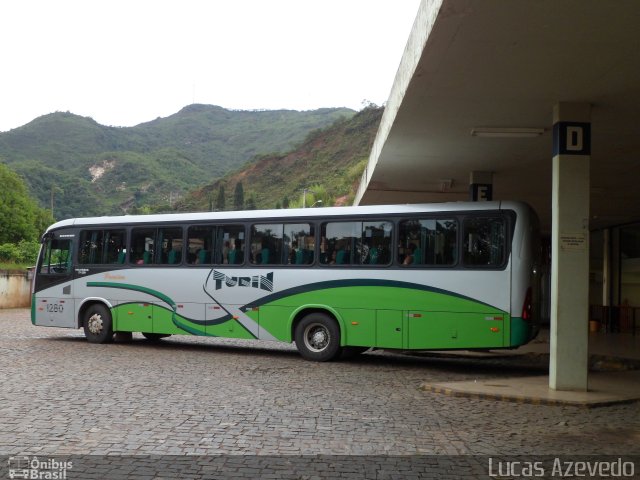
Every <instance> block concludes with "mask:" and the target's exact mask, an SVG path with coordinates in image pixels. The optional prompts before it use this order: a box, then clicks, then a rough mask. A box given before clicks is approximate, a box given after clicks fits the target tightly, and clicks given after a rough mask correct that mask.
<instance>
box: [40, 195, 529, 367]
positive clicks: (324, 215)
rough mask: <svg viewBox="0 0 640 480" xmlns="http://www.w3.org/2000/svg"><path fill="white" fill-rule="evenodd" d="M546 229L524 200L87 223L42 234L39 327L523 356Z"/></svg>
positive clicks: (304, 347)
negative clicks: (507, 351) (519, 350)
mask: <svg viewBox="0 0 640 480" xmlns="http://www.w3.org/2000/svg"><path fill="white" fill-rule="evenodd" d="M537 251H538V221H537V217H536V215H535V213H534V212H533V210H532V209H531V208H530V207H529V206H527V205H525V204H523V203H517V202H482V203H447V204H424V205H396V206H366V207H342V208H313V209H291V210H255V211H243V212H206V213H180V214H162V215H131V216H118V217H96V218H76V219H69V220H63V221H60V222H58V223H56V224H54V225H52V226H51V227H49V228H48V229H47V231H46V233H45V234H44V235H43V239H42V248H41V251H40V256H39V259H38V264H37V271H36V276H35V279H34V293H33V301H32V314H31V318H32V322H33V324H34V325H42V326H53V327H68V328H83V329H84V333H85V335H86V337H87V339H88V341H89V342H93V343H107V342H111V341H112V340H113V338H114V334H115V333H117V332H141V333H142V334H143V335H144V336H145V337H146V338H147V339H149V340H159V339H160V338H162V337H167V336H169V335H175V334H183V335H202V336H209V337H231V338H241V339H258V340H277V341H282V342H287V343H290V342H294V341H295V343H296V346H297V348H298V350H299V352H300V354H301V355H302V356H303V357H304V358H306V359H310V360H317V361H326V360H331V359H334V358H336V357H338V356H341V355H345V354H347V353H358V352H362V351H365V350H367V349H369V348H379V349H399V350H429V349H431V350H433V349H436V350H445V349H498V348H515V347H518V346H519V345H522V344H525V343H527V342H529V341H530V340H531V339H532V338H533V337H534V336H535V335H536V334H537V330H538V326H539V322H538V315H537V311H536V310H537V309H536V308H535V306H536V303H537V302H536V296H537V283H538V282H537V280H536V274H535V272H536V267H537Z"/></svg>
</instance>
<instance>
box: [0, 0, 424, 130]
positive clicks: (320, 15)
mask: <svg viewBox="0 0 640 480" xmlns="http://www.w3.org/2000/svg"><path fill="white" fill-rule="evenodd" d="M419 3H420V0H322V1H320V0H315V1H311V0H308V1H307V0H179V1H178V0H174V1H165V0H108V1H107V0H74V1H71V0H7V1H3V2H1V3H0V45H1V48H2V56H1V57H0V58H1V63H0V65H1V68H0V86H1V88H0V131H7V130H10V129H12V128H16V127H19V126H21V125H24V124H25V123H28V122H30V121H31V120H33V119H34V118H36V117H38V116H40V115H44V114H47V113H51V112H55V111H70V112H72V113H76V114H78V115H83V116H90V117H92V118H94V119H95V120H96V121H97V122H99V123H101V124H104V125H114V126H132V125H137V124H139V123H141V122H146V121H150V120H153V119H155V118H157V117H166V116H169V115H171V114H173V113H175V112H177V111H178V110H180V109H181V108H182V107H184V106H186V105H189V104H191V103H205V104H212V105H220V106H222V107H225V108H230V109H241V110H253V109H280V108H286V109H294V110H309V109H316V108H321V107H343V106H345V107H350V108H353V109H356V110H359V109H360V108H362V102H363V100H367V101H371V102H374V103H376V104H382V103H384V102H385V101H386V100H387V97H388V95H389V91H390V89H391V85H392V83H393V79H394V77H395V73H396V70H397V68H398V65H399V63H400V58H401V56H402V52H403V50H404V47H405V44H406V41H407V38H408V35H409V32H410V30H411V26H412V24H413V20H414V18H415V15H416V13H417V10H418V6H419Z"/></svg>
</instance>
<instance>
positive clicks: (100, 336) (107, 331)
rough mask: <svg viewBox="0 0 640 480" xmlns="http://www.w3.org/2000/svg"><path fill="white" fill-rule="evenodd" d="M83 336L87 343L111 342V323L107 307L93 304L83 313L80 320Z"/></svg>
mask: <svg viewBox="0 0 640 480" xmlns="http://www.w3.org/2000/svg"><path fill="white" fill-rule="evenodd" d="M82 326H83V327H84V336H85V337H87V340H88V341H89V343H111V342H113V323H112V320H111V312H110V311H109V309H108V308H107V307H105V306H104V305H101V304H99V303H94V304H93V305H91V306H90V307H89V308H87V309H86V310H85V312H84V316H83V319H82Z"/></svg>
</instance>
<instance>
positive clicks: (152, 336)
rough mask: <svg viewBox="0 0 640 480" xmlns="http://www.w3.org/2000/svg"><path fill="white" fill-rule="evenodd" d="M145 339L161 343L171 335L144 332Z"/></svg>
mask: <svg viewBox="0 0 640 480" xmlns="http://www.w3.org/2000/svg"><path fill="white" fill-rule="evenodd" d="M142 335H143V336H144V338H146V339H147V340H149V341H150V342H159V341H160V340H162V339H163V338H167V337H170V336H171V334H170V333H150V332H142Z"/></svg>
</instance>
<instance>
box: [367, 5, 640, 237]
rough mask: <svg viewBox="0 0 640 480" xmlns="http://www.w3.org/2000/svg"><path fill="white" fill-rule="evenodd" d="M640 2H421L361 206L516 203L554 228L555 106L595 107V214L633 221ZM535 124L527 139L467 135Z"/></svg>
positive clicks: (638, 168) (638, 215)
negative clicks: (484, 188) (489, 193)
mask: <svg viewBox="0 0 640 480" xmlns="http://www.w3.org/2000/svg"><path fill="white" fill-rule="evenodd" d="M638 25H640V2H638V1H637V0H616V1H608V2H603V1H601V0H563V1H558V0H536V1H533V0H509V1H504V0H423V2H422V3H421V5H420V9H419V11H418V14H417V17H416V20H415V23H414V26H413V29H412V32H411V34H410V37H409V40H408V43H407V47H406V49H405V52H404V55H403V57H402V60H401V64H400V67H399V69H398V73H397V75H396V79H395V82H394V85H393V88H392V91H391V94H390V97H389V100H388V102H387V106H386V109H385V112H384V116H383V118H382V122H381V125H380V129H379V131H378V135H377V137H376V140H375V142H374V146H373V149H372V153H371V157H370V159H369V164H368V166H367V169H366V171H365V173H364V175H363V181H362V183H361V186H360V191H359V192H358V195H357V197H356V203H359V204H389V203H415V202H441V201H455V200H468V199H469V176H470V173H471V172H472V171H483V172H493V197H494V199H495V200H524V201H526V202H528V203H530V204H531V205H532V206H533V207H534V208H535V209H536V210H537V212H538V214H539V215H540V218H541V222H542V227H543V230H544V231H546V232H549V231H550V229H551V164H552V162H551V158H552V112H553V107H554V105H555V104H557V103H558V102H587V103H590V104H591V106H592V108H591V122H592V127H591V128H592V150H591V200H590V203H591V220H590V224H591V225H590V227H591V228H592V229H593V228H599V227H603V226H608V225H614V224H620V223H625V222H630V221H637V220H640V187H639V185H638V182H639V180H640V122H639V121H638V119H637V116H638V115H639V114H640V29H639V28H638ZM476 127H496V128H516V127H534V128H541V129H544V133H543V134H542V135H540V136H537V137H533V138H484V137H477V136H472V135H471V131H472V129H474V128H476Z"/></svg>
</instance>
